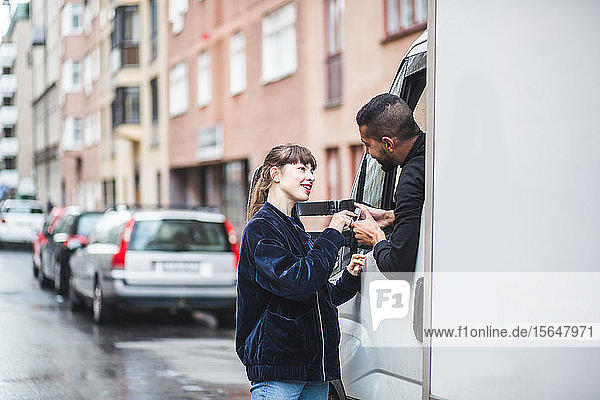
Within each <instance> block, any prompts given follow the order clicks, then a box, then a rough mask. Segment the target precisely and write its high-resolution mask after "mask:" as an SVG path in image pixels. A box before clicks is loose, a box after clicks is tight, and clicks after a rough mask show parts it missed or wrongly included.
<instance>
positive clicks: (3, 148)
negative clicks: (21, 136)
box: [0, 137, 19, 158]
mask: <svg viewBox="0 0 600 400" xmlns="http://www.w3.org/2000/svg"><path fill="white" fill-rule="evenodd" d="M18 153H19V141H18V140H17V138H16V137H5V138H0V158H4V157H15V156H16V155H17V154H18Z"/></svg>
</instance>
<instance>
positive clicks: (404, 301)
mask: <svg viewBox="0 0 600 400" xmlns="http://www.w3.org/2000/svg"><path fill="white" fill-rule="evenodd" d="M369 300H370V303H371V323H372V326H373V330H375V331H376V330H377V329H379V325H380V324H381V322H382V321H383V320H385V319H402V318H404V317H406V316H407V315H408V304H409V300H410V284H409V283H408V282H407V281H402V280H376V281H371V282H369Z"/></svg>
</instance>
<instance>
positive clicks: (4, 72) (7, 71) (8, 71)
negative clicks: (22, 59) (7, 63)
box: [2, 67, 13, 75]
mask: <svg viewBox="0 0 600 400" xmlns="http://www.w3.org/2000/svg"><path fill="white" fill-rule="evenodd" d="M12 73H13V72H12V67H2V75H12Z"/></svg>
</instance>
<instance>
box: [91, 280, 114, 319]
mask: <svg viewBox="0 0 600 400" xmlns="http://www.w3.org/2000/svg"><path fill="white" fill-rule="evenodd" d="M92 315H93V317H94V322H95V323H97V324H103V323H107V322H110V320H111V319H112V316H113V315H112V310H111V309H110V307H109V306H108V304H106V299H105V298H104V292H103V291H102V285H101V284H100V280H96V285H95V286H94V297H93V299H92Z"/></svg>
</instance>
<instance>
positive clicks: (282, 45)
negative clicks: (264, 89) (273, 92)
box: [262, 3, 297, 83]
mask: <svg viewBox="0 0 600 400" xmlns="http://www.w3.org/2000/svg"><path fill="white" fill-rule="evenodd" d="M295 23H296V4H295V3H289V4H286V5H284V6H283V7H280V8H278V9H277V10H275V11H273V12H272V13H270V14H268V15H267V16H266V17H264V18H263V20H262V45H263V48H262V64H263V65H262V67H263V71H262V73H263V75H262V79H263V82H265V83H268V82H273V81H276V80H278V79H281V78H283V77H285V76H287V75H290V74H293V73H294V72H295V71H296V67H297V55H296V26H295Z"/></svg>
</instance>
